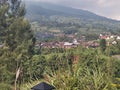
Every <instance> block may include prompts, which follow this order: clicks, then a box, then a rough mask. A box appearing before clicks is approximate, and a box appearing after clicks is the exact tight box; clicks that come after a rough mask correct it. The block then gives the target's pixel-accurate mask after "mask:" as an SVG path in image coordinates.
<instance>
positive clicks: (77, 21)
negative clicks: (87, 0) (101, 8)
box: [26, 1, 120, 39]
mask: <svg viewBox="0 0 120 90" xmlns="http://www.w3.org/2000/svg"><path fill="white" fill-rule="evenodd" d="M26 10H27V14H26V17H27V18H28V19H29V21H30V22H31V23H32V27H33V30H35V31H36V33H37V35H36V36H38V33H40V34H39V36H40V35H41V33H42V34H44V33H45V32H47V33H54V31H56V32H55V33H58V34H78V35H85V36H87V37H89V36H91V38H90V39H92V38H94V39H95V37H93V36H98V35H99V34H100V33H103V32H111V33H114V34H119V33H120V21H116V20H112V19H109V18H106V17H103V16H99V15H96V14H94V13H92V12H89V11H86V10H82V9H75V8H72V7H65V6H61V5H55V4H51V3H43V2H32V1H30V2H27V1H26ZM50 37H51V36H50ZM37 38H38V39H40V38H42V37H37ZM51 38H52V39H53V38H55V37H53V36H52V37H51ZM51 38H50V39H51Z"/></svg>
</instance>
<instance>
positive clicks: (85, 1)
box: [27, 0, 120, 20]
mask: <svg viewBox="0 0 120 90" xmlns="http://www.w3.org/2000/svg"><path fill="white" fill-rule="evenodd" d="M27 1H31V0H27ZM32 1H37V2H38V1H40V2H50V3H55V4H61V5H65V6H70V7H73V8H78V9H84V10H88V11H91V12H93V13H96V14H98V15H101V16H105V17H108V18H112V19H116V20H120V0H32Z"/></svg>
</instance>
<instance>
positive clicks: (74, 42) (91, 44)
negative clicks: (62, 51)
mask: <svg viewBox="0 0 120 90" xmlns="http://www.w3.org/2000/svg"><path fill="white" fill-rule="evenodd" d="M56 36H57V37H64V35H56ZM67 37H69V38H71V41H64V42H60V41H51V42H37V43H36V47H42V48H67V49H69V48H75V47H78V46H82V47H85V48H97V47H99V40H101V39H105V40H106V45H107V46H109V45H110V44H112V45H115V44H117V41H119V40H120V36H119V35H113V34H110V33H105V34H99V36H98V39H97V40H91V41H86V37H85V36H81V38H79V39H77V38H76V36H75V35H67Z"/></svg>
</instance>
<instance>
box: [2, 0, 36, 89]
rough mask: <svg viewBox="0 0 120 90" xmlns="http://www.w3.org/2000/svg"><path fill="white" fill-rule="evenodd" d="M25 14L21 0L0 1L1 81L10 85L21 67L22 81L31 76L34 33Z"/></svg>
mask: <svg viewBox="0 0 120 90" xmlns="http://www.w3.org/2000/svg"><path fill="white" fill-rule="evenodd" d="M24 15H25V5H24V4H23V3H22V2H21V0H1V1H0V30H1V31H0V36H1V37H0V41H1V42H2V44H3V47H2V48H0V82H2V83H5V84H8V86H10V85H13V84H14V79H15V78H14V77H15V74H16V71H17V69H18V68H19V67H20V73H21V75H20V76H19V78H20V80H21V81H23V80H24V78H25V77H28V76H30V70H29V71H28V68H30V65H29V64H30V62H31V61H30V58H31V56H32V55H31V52H30V51H32V50H31V49H33V47H34V42H33V43H32V41H33V40H32V38H33V33H32V31H31V29H30V24H29V22H28V21H27V20H26V19H25V18H24ZM26 65H27V66H26ZM28 72H29V73H28ZM26 75H28V76H26ZM19 83H20V82H19ZM5 86H6V85H5ZM3 90H4V89H3ZM5 90H10V87H9V88H6V87H5Z"/></svg>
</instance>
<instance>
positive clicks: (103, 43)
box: [100, 39, 106, 52]
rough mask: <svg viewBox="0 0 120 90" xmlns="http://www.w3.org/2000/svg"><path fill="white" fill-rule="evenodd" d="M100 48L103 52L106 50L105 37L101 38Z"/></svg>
mask: <svg viewBox="0 0 120 90" xmlns="http://www.w3.org/2000/svg"><path fill="white" fill-rule="evenodd" d="M100 49H101V51H102V52H105V50H106V40H105V39H101V40H100Z"/></svg>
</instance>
